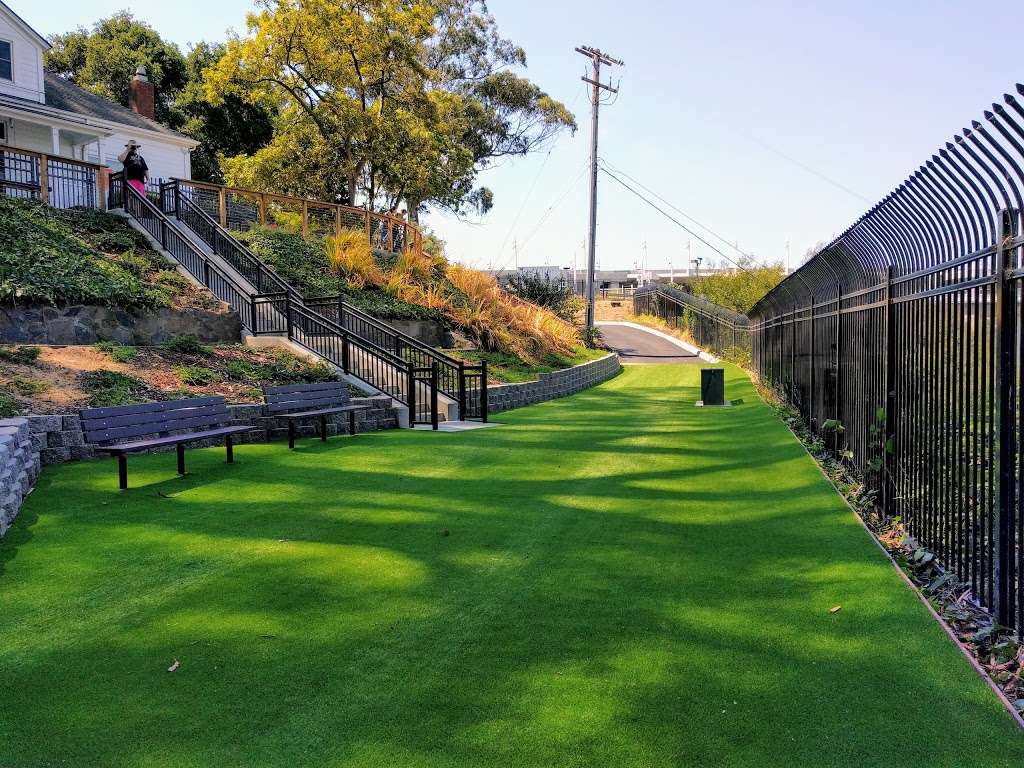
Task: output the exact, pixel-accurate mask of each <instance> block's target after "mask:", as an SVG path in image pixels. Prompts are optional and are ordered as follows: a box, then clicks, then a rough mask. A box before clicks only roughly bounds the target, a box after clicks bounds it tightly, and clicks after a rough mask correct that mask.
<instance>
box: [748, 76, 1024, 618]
mask: <svg viewBox="0 0 1024 768" xmlns="http://www.w3.org/2000/svg"><path fill="white" fill-rule="evenodd" d="M1017 91H1018V92H1019V93H1021V94H1024V86H1021V85H1018V86H1017ZM1004 101H1005V104H994V105H993V107H992V111H991V112H985V115H984V117H985V120H984V123H979V122H973V123H972V127H971V129H970V130H965V131H963V135H962V136H957V137H956V138H955V139H954V140H953V141H952V142H950V143H947V144H946V145H945V147H944V148H943V149H941V150H939V152H938V153H937V154H935V155H933V156H932V157H931V159H930V160H928V161H927V162H926V163H925V164H924V165H923V166H922V167H921V168H920V169H918V170H917V171H916V172H914V173H913V174H912V175H911V176H910V178H908V179H907V180H906V181H905V182H904V183H903V184H901V185H900V186H899V187H897V188H896V190H894V191H893V192H892V193H891V194H889V195H888V196H887V197H886V198H885V199H884V200H882V201H881V202H880V203H878V204H877V205H875V206H874V207H873V208H872V209H871V210H870V211H868V212H867V213H866V214H864V215H863V216H862V217H861V218H860V219H859V220H857V222H856V223H854V224H853V225H852V226H851V227H850V228H849V229H847V230H846V231H845V232H843V233H842V235H840V236H839V237H838V238H836V239H835V240H834V241H833V242H832V243H830V244H829V245H828V246H826V247H825V248H824V249H822V250H821V251H820V252H819V253H818V254H817V255H816V256H815V257H814V258H812V259H811V260H810V261H808V262H807V263H806V264H805V265H803V266H802V267H801V268H800V269H799V270H797V271H796V272H795V273H794V274H792V275H791V276H790V277H788V278H787V279H786V280H785V281H783V282H782V283H781V284H779V285H778V286H777V287H776V288H774V289H773V290H772V291H771V292H769V293H768V294H767V295H766V296H765V297H764V298H762V299H761V301H760V302H759V303H758V304H757V305H756V306H755V307H754V308H753V310H752V311H751V331H752V335H753V364H754V367H755V369H756V371H757V373H758V374H759V375H760V377H761V379H762V380H763V381H765V382H770V383H771V384H773V385H775V386H777V387H778V388H780V389H781V390H782V391H783V392H784V393H785V397H786V398H787V400H788V401H789V402H790V403H792V404H793V405H794V406H796V407H797V408H798V409H799V410H800V413H801V414H802V416H803V418H804V420H805V421H806V422H807V423H808V425H809V426H810V427H811V429H812V430H815V431H816V432H818V433H819V434H822V435H823V437H825V438H826V442H829V443H830V445H834V448H835V450H836V451H837V453H838V454H839V455H840V456H842V457H843V458H845V460H847V461H849V462H850V463H851V464H852V465H853V467H854V468H855V469H856V470H858V471H859V472H860V473H861V475H862V476H863V477H864V478H865V481H866V482H867V483H868V484H869V487H870V488H872V489H873V490H874V491H876V492H877V494H878V502H879V504H880V506H881V509H882V510H883V512H884V513H886V514H888V515H892V516H899V517H900V518H901V519H902V521H903V522H904V524H905V525H906V526H907V529H908V532H909V533H910V534H911V535H912V536H914V537H915V538H916V539H917V541H918V542H920V544H921V545H922V546H924V547H926V548H927V549H929V550H931V551H932V552H934V553H935V554H936V555H937V556H938V557H939V558H940V560H941V561H942V562H943V564H944V565H945V566H946V568H947V569H951V570H952V571H954V572H955V573H956V574H957V575H958V576H959V578H960V579H962V580H963V581H964V582H967V583H969V584H970V585H971V587H972V590H973V594H974V596H975V598H976V599H977V600H979V601H980V602H981V603H982V604H983V605H985V606H987V607H988V608H990V609H991V610H992V611H993V612H994V613H995V617H996V620H997V621H998V622H1000V623H1001V624H1004V625H1006V626H1011V627H1016V629H1017V631H1018V633H1020V634H1024V578H1022V577H1024V482H1022V480H1021V474H1022V470H1024V407H1022V404H1021V401H1020V391H1021V386H1022V384H1024V382H1022V367H1021V364H1022V356H1024V323H1022V298H1024V256H1022V245H1024V238H1022V237H1021V211H1022V210H1024V171H1022V168H1024V108H1022V106H1021V104H1020V103H1018V101H1017V100H1016V99H1015V98H1014V97H1013V96H1009V95H1008V96H1005V97H1004ZM837 424H838V429H834V428H835V426H836V425H837Z"/></svg>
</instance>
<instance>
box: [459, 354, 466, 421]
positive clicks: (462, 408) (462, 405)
mask: <svg viewBox="0 0 1024 768" xmlns="http://www.w3.org/2000/svg"><path fill="white" fill-rule="evenodd" d="M459 418H460V419H462V420H465V419H466V364H465V363H464V362H462V361H461V360H459Z"/></svg>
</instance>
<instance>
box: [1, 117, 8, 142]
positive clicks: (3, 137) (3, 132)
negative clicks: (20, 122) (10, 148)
mask: <svg viewBox="0 0 1024 768" xmlns="http://www.w3.org/2000/svg"><path fill="white" fill-rule="evenodd" d="M6 143H7V119H6V118H3V117H0V144H6Z"/></svg>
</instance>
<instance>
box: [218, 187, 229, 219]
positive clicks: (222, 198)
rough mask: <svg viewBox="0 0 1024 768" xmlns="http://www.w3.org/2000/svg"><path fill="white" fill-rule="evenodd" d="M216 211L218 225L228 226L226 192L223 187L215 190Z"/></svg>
mask: <svg viewBox="0 0 1024 768" xmlns="http://www.w3.org/2000/svg"><path fill="white" fill-rule="evenodd" d="M217 212H218V215H219V218H220V225H221V226H222V227H224V228H227V226H228V193H227V190H226V189H224V187H221V188H220V189H219V190H217Z"/></svg>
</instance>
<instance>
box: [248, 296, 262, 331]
mask: <svg viewBox="0 0 1024 768" xmlns="http://www.w3.org/2000/svg"><path fill="white" fill-rule="evenodd" d="M249 313H250V318H249V321H250V322H251V323H252V327H251V328H250V330H251V331H252V335H253V336H259V334H260V329H259V324H258V323H257V321H256V317H257V315H256V294H255V293H250V294H249Z"/></svg>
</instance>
